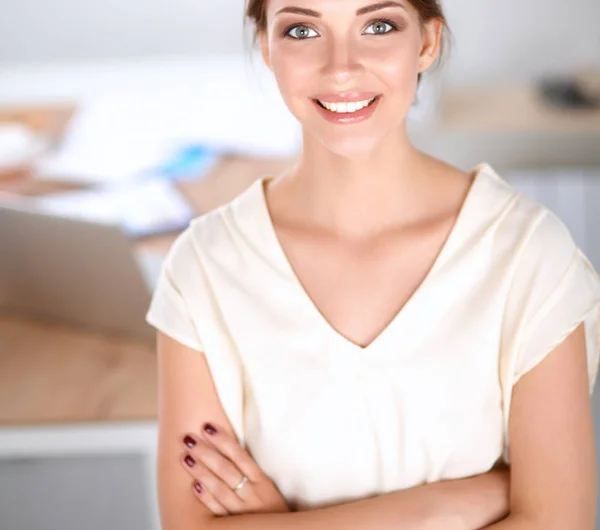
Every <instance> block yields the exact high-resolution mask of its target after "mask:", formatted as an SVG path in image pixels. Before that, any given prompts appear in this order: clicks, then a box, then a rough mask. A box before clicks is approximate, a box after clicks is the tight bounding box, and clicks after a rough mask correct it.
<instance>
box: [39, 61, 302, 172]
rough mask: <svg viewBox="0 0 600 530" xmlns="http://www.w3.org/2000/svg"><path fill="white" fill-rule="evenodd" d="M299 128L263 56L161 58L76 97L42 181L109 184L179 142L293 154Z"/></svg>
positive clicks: (149, 164)
mask: <svg viewBox="0 0 600 530" xmlns="http://www.w3.org/2000/svg"><path fill="white" fill-rule="evenodd" d="M300 141H301V134H300V126H299V124H298V122H297V121H296V120H295V118H294V117H293V116H292V115H291V114H290V112H289V110H288V109H287V107H286V106H285V104H284V103H283V101H282V99H281V95H280V93H279V90H278V88H277V85H276V83H275V80H274V78H273V74H272V73H271V72H270V71H269V70H268V69H266V67H265V66H264V65H263V64H262V61H260V60H257V59H256V58H255V59H254V60H253V61H251V60H250V59H248V58H245V57H242V56H239V57H238V56H231V57H215V58H205V59H201V60H197V61H194V62H188V63H174V64H173V65H169V64H168V63H162V64H161V63H159V64H157V66H156V68H155V69H154V70H151V71H144V72H143V74H142V73H138V75H137V76H135V73H132V78H131V79H130V80H129V82H126V83H125V82H123V83H121V84H120V85H119V86H118V87H112V88H111V89H107V90H105V91H103V92H102V93H100V94H96V95H94V96H91V97H89V98H88V99H86V100H85V101H83V102H82V104H81V108H80V111H79V112H78V113H77V114H76V116H75V117H74V118H73V121H72V123H71V125H70V126H69V128H68V130H67V132H66V135H65V137H64V141H63V142H62V145H61V147H60V149H59V151H58V152H57V153H56V154H55V155H53V156H50V157H47V158H45V159H44V160H43V161H41V162H40V163H39V164H38V166H37V173H38V175H39V177H40V178H43V177H51V178H56V177H59V178H61V179H72V180H83V181H87V182H110V181H118V180H122V179H125V178H129V177H131V176H132V175H134V174H140V173H143V172H145V171H148V170H150V169H151V168H153V167H155V166H156V165H158V164H160V163H162V162H163V161H164V160H166V159H168V158H169V157H172V156H173V154H174V153H175V152H176V151H177V150H178V149H180V148H181V147H182V146H183V145H189V144H197V145H198V144H200V145H204V146H206V147H207V148H210V149H212V150H213V151H215V152H216V153H219V154H222V153H233V154H241V155H250V156H268V157H270V156H275V157H279V156H284V157H287V156H292V155H295V154H296V153H297V152H298V151H299V149H300Z"/></svg>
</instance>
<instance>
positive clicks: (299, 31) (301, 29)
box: [283, 24, 319, 40]
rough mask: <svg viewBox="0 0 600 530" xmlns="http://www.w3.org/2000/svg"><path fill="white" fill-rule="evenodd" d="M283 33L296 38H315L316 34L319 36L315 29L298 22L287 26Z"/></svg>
mask: <svg viewBox="0 0 600 530" xmlns="http://www.w3.org/2000/svg"><path fill="white" fill-rule="evenodd" d="M311 31H312V33H313V34H312V35H311V33H310V32H311ZM294 33H295V35H294ZM283 35H284V36H285V37H291V38H292V39H296V40H306V39H313V38H314V37H315V36H317V37H318V36H319V34H318V33H317V32H316V31H315V30H314V29H312V28H309V27H308V26H303V25H302V24H296V25H295V26H292V27H289V28H287V29H286V30H285V31H284V32H283Z"/></svg>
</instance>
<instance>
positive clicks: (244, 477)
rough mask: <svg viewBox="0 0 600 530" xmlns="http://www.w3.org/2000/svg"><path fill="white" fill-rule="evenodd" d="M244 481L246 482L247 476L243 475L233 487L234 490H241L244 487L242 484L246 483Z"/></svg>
mask: <svg viewBox="0 0 600 530" xmlns="http://www.w3.org/2000/svg"><path fill="white" fill-rule="evenodd" d="M246 482H248V477H247V476H246V475H244V476H243V477H242V480H240V483H239V484H238V485H237V486H236V487H235V488H233V489H234V491H238V490H241V489H242V488H243V487H244V484H246Z"/></svg>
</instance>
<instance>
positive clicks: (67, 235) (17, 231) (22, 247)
mask: <svg viewBox="0 0 600 530" xmlns="http://www.w3.org/2000/svg"><path fill="white" fill-rule="evenodd" d="M163 259H164V254H157V253H151V252H141V251H137V250H136V249H135V248H134V244H133V242H132V241H131V239H130V238H129V237H128V236H127V235H126V233H125V232H124V231H123V229H122V228H121V226H120V225H118V224H111V223H108V222H106V223H98V222H94V221H90V220H85V219H82V218H77V217H59V216H56V215H53V214H51V213H44V212H40V211H38V210H36V209H34V208H32V207H31V205H28V204H27V203H26V201H23V202H22V203H19V202H15V203H14V204H13V203H7V204H0V311H2V310H6V309H8V310H10V311H16V312H25V313H27V314H29V315H37V316H41V317H44V318H50V319H54V320H57V321H61V322H65V323H68V324H70V325H77V326H82V327H86V328H92V329H96V330H100V331H102V332H108V333H115V334H120V335H127V336H131V337H136V338H142V339H151V338H153V337H154V336H155V330H154V329H153V328H152V327H151V326H150V325H148V324H147V323H146V321H145V316H146V312H147V310H148V306H149V304H150V299H151V295H152V291H153V289H154V286H155V284H156V281H157V279H158V276H159V274H160V268H161V265H162V260H163Z"/></svg>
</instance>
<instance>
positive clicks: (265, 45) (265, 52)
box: [258, 29, 273, 71]
mask: <svg viewBox="0 0 600 530" xmlns="http://www.w3.org/2000/svg"><path fill="white" fill-rule="evenodd" d="M258 40H259V42H260V54H261V55H262V60H263V62H264V63H265V64H266V65H267V68H268V69H269V70H271V71H272V70H273V69H272V68H271V59H270V56H269V40H268V38H267V32H266V31H265V30H262V29H261V30H258Z"/></svg>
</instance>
